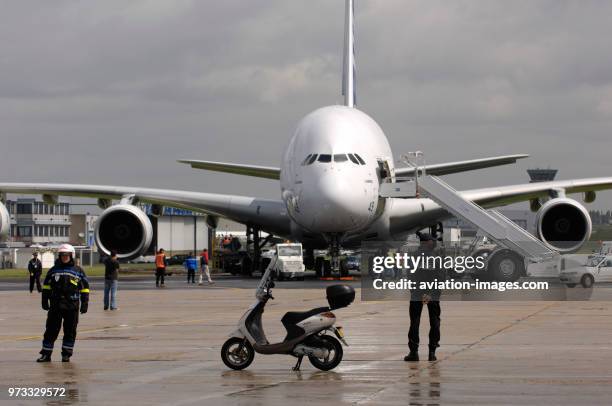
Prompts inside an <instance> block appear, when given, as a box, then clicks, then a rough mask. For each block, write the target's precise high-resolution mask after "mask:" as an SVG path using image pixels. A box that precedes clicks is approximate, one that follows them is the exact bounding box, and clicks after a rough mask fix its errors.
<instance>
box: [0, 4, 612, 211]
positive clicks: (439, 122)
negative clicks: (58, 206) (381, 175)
mask: <svg viewBox="0 0 612 406" xmlns="http://www.w3.org/2000/svg"><path fill="white" fill-rule="evenodd" d="M343 10H344V2H343V1H342V0H309V1H287V0H248V1H247V0H242V1H236V0H224V1H203V0H199V1H196V0H193V1H190V0H173V1H169V0H130V1H125V0H104V1H102V0H99V1H87V2H82V1H60V0H55V1H46V0H44V1H43V0H41V1H22V0H19V1H3V2H2V12H1V13H0V123H1V125H0V141H1V143H0V145H1V151H2V157H1V160H0V173H1V178H2V179H3V180H4V181H28V182H29V181H40V182H50V181H53V182H73V183H100V184H111V185H112V184H115V185H127V186H130V185H141V186H149V187H160V188H173V189H191V190H198V191H206V192H220V193H233V194H243V195H252V196H261V197H275V198H276V197H278V195H279V187H278V183H277V182H276V181H271V180H265V179H255V178H244V177H239V176H236V175H229V174H215V173H209V172H205V171H200V170H194V169H191V168H189V167H188V166H185V165H182V164H178V163H176V160H177V159H181V158H193V159H209V160H216V161H230V162H243V163H252V164H260V165H270V166H278V165H279V162H280V158H281V154H282V151H283V148H284V147H285V146H286V144H287V143H288V141H289V138H290V136H291V134H292V132H293V130H294V127H295V125H296V123H297V122H298V120H299V119H300V118H301V117H302V116H304V115H305V114H307V113H308V112H309V111H311V110H313V109H315V108H317V107H320V106H323V105H328V104H336V103H340V102H341V97H340V73H341V63H342V55H341V51H342V30H343V24H344V23H343V18H344V17H343ZM355 23H356V49H357V79H358V89H357V98H358V107H359V108H360V109H362V110H364V111H365V112H367V113H368V114H370V115H371V116H372V117H373V118H374V119H375V120H376V121H377V122H378V123H379V124H380V125H381V127H382V128H383V130H384V131H385V133H386V134H387V136H388V138H389V140H390V143H391V146H392V148H393V149H394V151H395V154H396V157H397V156H399V155H400V154H401V153H404V152H407V151H414V150H422V151H424V152H425V154H426V157H427V162H429V163H437V162H443V161H452V160H460V159H469V158H477V157H485V156H490V155H500V154H509V153H529V154H531V158H529V159H528V160H524V161H521V162H520V163H519V164H518V165H514V166H506V167H501V168H496V169H491V170H481V171H478V172H470V173H469V174H463V175H453V176H450V177H448V180H449V181H450V182H451V183H452V184H454V185H455V186H456V187H458V188H476V187H485V186H493V185H496V184H512V183H520V182H524V181H526V180H527V175H526V173H525V170H526V169H527V168H528V167H535V166H541V167H548V166H550V167H554V168H558V169H559V175H558V178H559V179H569V178H582V177H594V176H612V165H611V164H610V162H611V160H610V155H611V154H612V137H611V135H612V51H611V49H612V46H611V45H612V44H611V41H612V2H610V1H582V0H581V1H578V0H576V1H562V0H550V1H535V0H528V1H492V0H486V1H485V0H482V1H432V0H423V1H416V0H414V1H413V0H410V1H407V0H356V19H355ZM611 200H612V194H611V193H606V194H601V195H600V196H599V199H598V201H597V202H596V204H594V205H591V206H590V207H595V208H611V207H612V201H611ZM524 206H526V205H524Z"/></svg>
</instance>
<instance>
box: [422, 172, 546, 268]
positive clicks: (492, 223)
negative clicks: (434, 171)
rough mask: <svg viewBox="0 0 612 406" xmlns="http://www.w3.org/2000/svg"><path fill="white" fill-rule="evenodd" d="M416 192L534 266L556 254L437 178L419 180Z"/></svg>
mask: <svg viewBox="0 0 612 406" xmlns="http://www.w3.org/2000/svg"><path fill="white" fill-rule="evenodd" d="M418 189H419V190H423V191H424V192H425V193H426V194H427V195H428V197H429V198H430V199H432V200H433V201H434V202H436V203H438V204H439V205H440V206H442V207H444V208H445V209H446V210H447V211H448V212H449V213H451V214H453V215H455V216H456V217H459V218H462V219H464V220H465V221H467V222H469V223H471V224H472V225H473V226H474V227H477V228H479V229H481V230H482V231H484V232H485V233H486V234H487V235H489V237H491V239H493V240H494V241H495V242H497V243H498V244H500V245H502V246H504V247H506V248H509V249H511V250H513V251H516V252H518V253H519V254H521V255H523V256H524V257H525V258H527V259H529V260H530V261H533V262H542V261H548V260H552V259H553V258H555V256H557V255H558V253H557V252H556V251H554V250H551V249H550V248H548V247H547V246H546V245H545V244H544V243H543V242H542V241H540V240H539V239H537V238H535V237H534V236H533V235H531V234H530V233H529V232H527V231H526V230H524V229H523V228H522V227H520V226H519V225H517V224H516V223H515V222H513V221H512V220H510V219H509V218H508V217H506V216H504V215H503V214H501V213H500V212H498V211H496V210H485V209H483V208H482V207H480V206H478V205H477V204H475V203H474V202H471V201H469V200H466V199H465V198H464V197H463V196H461V195H460V194H459V193H458V192H457V191H456V190H455V189H454V188H453V187H452V186H450V185H449V184H448V183H446V182H444V181H443V180H442V179H440V178H438V177H437V176H429V175H426V176H420V177H419V178H418Z"/></svg>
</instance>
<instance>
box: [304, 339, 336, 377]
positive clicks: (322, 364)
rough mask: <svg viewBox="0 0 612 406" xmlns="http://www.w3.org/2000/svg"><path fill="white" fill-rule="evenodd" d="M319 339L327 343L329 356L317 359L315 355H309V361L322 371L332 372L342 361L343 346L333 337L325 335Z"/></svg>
mask: <svg viewBox="0 0 612 406" xmlns="http://www.w3.org/2000/svg"><path fill="white" fill-rule="evenodd" d="M318 338H319V340H321V341H325V347H326V348H327V350H328V351H329V354H328V355H327V357H325V358H317V357H315V356H313V355H309V356H308V360H309V361H310V363H311V364H312V366H314V367H315V368H317V369H320V370H321V371H329V370H332V369H334V368H335V367H337V366H338V364H340V361H342V344H340V341H338V340H336V338H334V337H332V336H328V335H323V336H319V337H318Z"/></svg>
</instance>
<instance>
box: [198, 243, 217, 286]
mask: <svg viewBox="0 0 612 406" xmlns="http://www.w3.org/2000/svg"><path fill="white" fill-rule="evenodd" d="M202 274H204V275H206V278H207V279H208V284H209V285H213V284H214V283H215V282H213V280H212V279H211V278H210V269H209V268H208V250H207V249H206V248H204V250H203V251H202V253H201V254H200V280H199V283H200V285H201V284H202Z"/></svg>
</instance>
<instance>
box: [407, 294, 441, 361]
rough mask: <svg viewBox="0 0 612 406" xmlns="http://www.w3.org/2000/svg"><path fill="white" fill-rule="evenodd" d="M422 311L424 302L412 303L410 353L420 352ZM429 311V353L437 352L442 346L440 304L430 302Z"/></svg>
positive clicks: (428, 304) (409, 333)
mask: <svg viewBox="0 0 612 406" xmlns="http://www.w3.org/2000/svg"><path fill="white" fill-rule="evenodd" d="M422 311H423V301H421V300H411V301H410V330H409V331H408V348H410V351H418V349H419V325H420V323H421V313H422ZM427 311H428V312H429V351H435V350H436V348H438V347H439V346H440V344H439V342H440V313H441V309H440V302H439V301H434V300H432V301H429V302H428V303H427Z"/></svg>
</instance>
